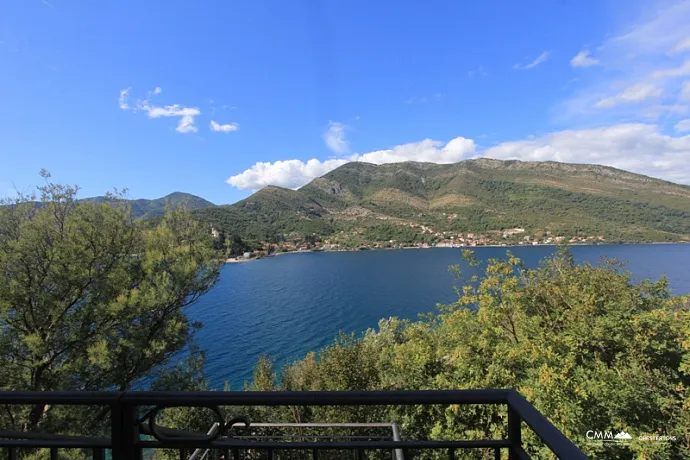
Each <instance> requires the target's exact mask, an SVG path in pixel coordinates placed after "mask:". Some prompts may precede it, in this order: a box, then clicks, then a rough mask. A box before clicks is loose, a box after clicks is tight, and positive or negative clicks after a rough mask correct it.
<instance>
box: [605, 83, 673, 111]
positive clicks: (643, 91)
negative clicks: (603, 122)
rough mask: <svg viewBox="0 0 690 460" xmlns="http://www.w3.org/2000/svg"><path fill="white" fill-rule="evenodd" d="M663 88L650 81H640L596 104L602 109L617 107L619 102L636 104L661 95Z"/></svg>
mask: <svg viewBox="0 0 690 460" xmlns="http://www.w3.org/2000/svg"><path fill="white" fill-rule="evenodd" d="M661 93H662V91H661V89H659V88H657V87H656V86H654V85H652V84H650V83H638V84H636V85H632V86H629V87H628V88H626V89H625V90H623V91H622V92H620V93H618V94H616V95H615V96H612V97H607V98H605V99H602V100H600V101H599V102H597V103H596V104H595V107H597V108H600V109H608V108H611V107H615V106H616V105H618V104H636V103H640V102H642V101H645V100H647V99H652V98H656V97H659V96H661Z"/></svg>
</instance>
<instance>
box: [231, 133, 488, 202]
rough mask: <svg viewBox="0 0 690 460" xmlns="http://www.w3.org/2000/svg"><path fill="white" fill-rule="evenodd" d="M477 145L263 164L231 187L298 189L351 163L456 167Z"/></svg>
mask: <svg viewBox="0 0 690 460" xmlns="http://www.w3.org/2000/svg"><path fill="white" fill-rule="evenodd" d="M474 150H475V144H474V141H473V140H472V139H466V138H464V137H456V138H455V139H452V140H451V141H450V142H448V143H447V144H444V143H443V142H441V141H435V140H431V139H425V140H423V141H420V142H413V143H410V144H403V145H398V146H396V147H393V148H391V149H386V150H376V151H373V152H368V153H363V154H358V153H355V154H353V155H350V156H348V157H346V158H340V159H330V160H326V161H321V160H318V159H316V158H312V159H311V160H309V161H307V162H303V161H301V160H286V161H276V162H274V163H269V162H265V163H264V162H259V163H256V164H254V165H253V166H252V167H251V168H249V169H247V170H246V171H244V172H242V173H240V174H237V175H235V176H232V177H230V178H229V179H228V180H227V183H228V184H230V185H233V186H235V187H237V188H240V189H244V190H256V189H259V188H261V187H265V186H266V185H277V186H279V187H287V188H298V187H301V186H302V185H304V184H306V183H308V182H309V181H311V180H313V179H315V178H317V177H319V176H322V175H324V174H326V173H327V172H329V171H331V170H333V169H335V168H337V167H338V166H342V165H344V164H345V163H349V162H351V161H364V162H367V163H374V164H384V163H399V162H402V161H420V162H430V163H456V162H458V161H460V160H462V159H463V158H465V157H466V156H467V155H469V154H471V153H473V152H474Z"/></svg>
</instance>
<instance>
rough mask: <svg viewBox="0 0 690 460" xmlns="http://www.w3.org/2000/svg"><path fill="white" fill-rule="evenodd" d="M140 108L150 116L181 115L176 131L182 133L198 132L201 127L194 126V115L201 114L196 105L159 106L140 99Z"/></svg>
mask: <svg viewBox="0 0 690 460" xmlns="http://www.w3.org/2000/svg"><path fill="white" fill-rule="evenodd" d="M137 107H138V108H140V109H141V110H144V111H145V112H146V113H147V114H148V116H149V118H161V117H180V121H179V122H178V123H177V127H176V128H175V131H177V132H178V133H182V134H187V133H196V132H197V131H199V129H198V128H197V127H196V126H194V117H196V116H197V115H200V114H201V111H200V110H199V109H197V108H196V107H184V106H181V105H179V104H174V105H166V106H164V107H157V106H152V105H149V102H148V101H139V103H138V105H137Z"/></svg>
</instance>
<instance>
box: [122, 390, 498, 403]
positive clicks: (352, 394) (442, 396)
mask: <svg viewBox="0 0 690 460" xmlns="http://www.w3.org/2000/svg"><path fill="white" fill-rule="evenodd" d="M508 394H509V390H419V391H228V392H225V391H200V392H184V393H180V392H167V391H132V392H128V393H126V394H125V395H124V396H123V397H122V399H121V401H122V402H126V403H128V404H134V405H142V406H143V405H157V406H202V405H204V404H208V405H214V404H215V405H223V406H371V405H375V406H387V405H415V404H507V399H508Z"/></svg>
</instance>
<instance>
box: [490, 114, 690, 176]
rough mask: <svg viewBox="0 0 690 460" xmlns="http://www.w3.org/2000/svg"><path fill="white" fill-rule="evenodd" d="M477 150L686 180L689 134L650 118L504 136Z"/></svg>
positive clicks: (498, 155) (510, 157) (499, 156)
mask: <svg viewBox="0 0 690 460" xmlns="http://www.w3.org/2000/svg"><path fill="white" fill-rule="evenodd" d="M480 155H481V156H486V157H490V158H496V159H499V160H524V161H546V160H551V161H561V162H565V163H587V164H601V165H606V166H613V167H615V168H620V169H624V170H627V171H632V172H636V173H639V174H645V175H648V176H653V177H659V178H662V179H666V180H670V181H672V182H678V183H684V184H690V162H688V161H687V159H688V158H690V136H684V137H672V136H668V135H666V134H663V133H662V132H661V131H660V130H659V127H658V126H657V125H652V124H643V123H629V124H619V125H614V126H606V127H600V128H594V129H583V130H565V131H558V132H554V133H550V134H547V135H545V136H541V137H538V138H535V139H527V140H521V141H516V142H505V143H503V144H499V145H497V146H495V147H492V148H490V149H488V150H485V151H484V152H481V154H480Z"/></svg>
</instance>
